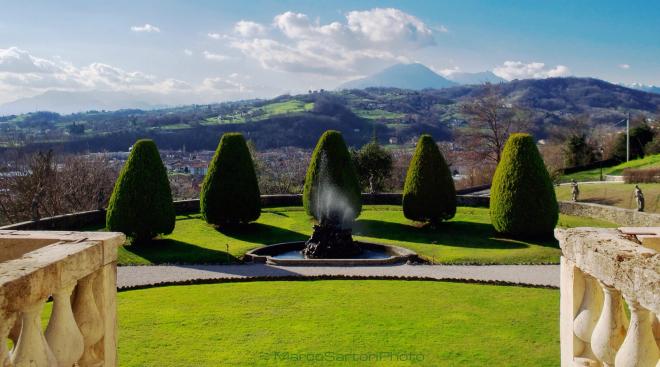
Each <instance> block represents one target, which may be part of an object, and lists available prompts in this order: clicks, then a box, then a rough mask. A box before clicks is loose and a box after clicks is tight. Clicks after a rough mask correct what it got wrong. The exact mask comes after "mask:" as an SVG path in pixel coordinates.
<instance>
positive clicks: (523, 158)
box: [490, 134, 559, 237]
mask: <svg viewBox="0 0 660 367" xmlns="http://www.w3.org/2000/svg"><path fill="white" fill-rule="evenodd" d="M558 217H559V209H558V205H557V198H556V197H555V189H554V187H553V186H552V181H551V180H550V175H549V174H548V171H547V169H546V167H545V164H544V163H543V159H542V158H541V154H540V153H539V151H538V149H537V147H536V144H535V143H534V139H533V138H532V136H531V135H529V134H512V135H511V136H510V137H509V140H507V143H506V145H505V147H504V151H503V153H502V161H501V162H500V164H498V165H497V170H496V171H495V175H494V176H493V185H492V186H491V189H490V221H491V223H492V224H493V227H495V230H496V231H498V232H501V233H506V234H509V235H512V236H519V237H536V236H538V237H552V231H553V230H554V228H555V225H556V224H557V220H558Z"/></svg>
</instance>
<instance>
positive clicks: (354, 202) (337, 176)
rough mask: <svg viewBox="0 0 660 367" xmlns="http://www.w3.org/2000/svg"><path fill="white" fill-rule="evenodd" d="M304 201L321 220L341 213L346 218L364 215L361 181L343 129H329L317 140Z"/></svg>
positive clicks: (310, 212) (343, 218)
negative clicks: (347, 146) (342, 132)
mask: <svg viewBox="0 0 660 367" xmlns="http://www.w3.org/2000/svg"><path fill="white" fill-rule="evenodd" d="M303 205H304V207H305V210H306V211H307V214H309V215H311V216H313V217H314V218H316V219H318V220H321V219H322V218H323V217H336V216H341V217H342V218H340V219H341V220H342V221H352V220H353V219H355V218H357V217H358V216H359V215H360V211H361V210H362V201H361V197H360V183H359V180H358V177H357V174H356V172H355V167H354V166H353V161H352V160H351V155H350V153H349V152H348V148H346V143H344V138H342V136H341V133H340V132H339V131H335V130H328V131H326V132H325V133H323V135H321V138H320V139H319V141H318V143H317V144H316V148H315V149H314V152H313V153H312V159H311V161H310V162H309V167H308V168H307V175H306V177H305V187H304V189H303ZM340 212H341V213H340ZM333 219H337V218H333Z"/></svg>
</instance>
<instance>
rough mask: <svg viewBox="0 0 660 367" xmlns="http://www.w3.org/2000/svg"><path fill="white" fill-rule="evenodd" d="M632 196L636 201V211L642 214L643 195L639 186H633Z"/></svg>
mask: <svg viewBox="0 0 660 367" xmlns="http://www.w3.org/2000/svg"><path fill="white" fill-rule="evenodd" d="M633 196H634V197H635V199H636V200H637V211H638V212H643V211H644V193H643V192H642V189H640V188H639V185H635V192H634V194H633Z"/></svg>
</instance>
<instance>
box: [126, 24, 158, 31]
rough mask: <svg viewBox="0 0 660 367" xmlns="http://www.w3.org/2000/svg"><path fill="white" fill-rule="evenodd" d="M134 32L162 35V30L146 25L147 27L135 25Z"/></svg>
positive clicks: (132, 29) (132, 28)
mask: <svg viewBox="0 0 660 367" xmlns="http://www.w3.org/2000/svg"><path fill="white" fill-rule="evenodd" d="M131 31H133V32H145V33H160V28H158V27H156V26H154V25H151V24H149V23H146V24H145V25H134V26H132V27H131Z"/></svg>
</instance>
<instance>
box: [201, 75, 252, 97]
mask: <svg viewBox="0 0 660 367" xmlns="http://www.w3.org/2000/svg"><path fill="white" fill-rule="evenodd" d="M201 89H203V90H208V91H213V92H224V93H226V92H231V93H237V92H240V93H246V92H251V90H249V89H248V87H246V86H245V85H243V84H242V83H241V82H239V81H237V80H236V78H229V79H227V78H220V77H216V78H206V79H204V80H203V81H202V86H201Z"/></svg>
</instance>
